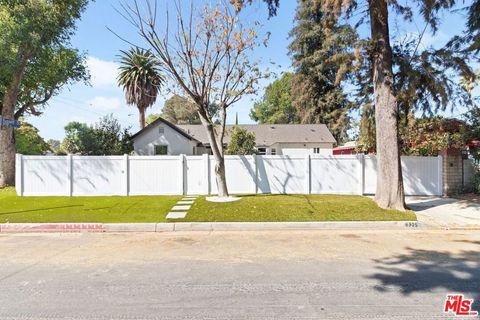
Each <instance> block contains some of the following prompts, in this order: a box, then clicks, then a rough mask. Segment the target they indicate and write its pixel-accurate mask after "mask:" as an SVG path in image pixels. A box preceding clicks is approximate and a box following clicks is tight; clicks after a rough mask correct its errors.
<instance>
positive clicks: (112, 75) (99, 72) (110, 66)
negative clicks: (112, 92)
mask: <svg viewBox="0 0 480 320" xmlns="http://www.w3.org/2000/svg"><path fill="white" fill-rule="evenodd" d="M87 67H88V70H90V75H91V76H92V79H91V81H92V85H93V86H94V87H111V86H114V87H116V86H117V74H118V64H117V63H115V62H113V61H106V60H101V59H98V58H96V57H93V56H89V57H88V58H87Z"/></svg>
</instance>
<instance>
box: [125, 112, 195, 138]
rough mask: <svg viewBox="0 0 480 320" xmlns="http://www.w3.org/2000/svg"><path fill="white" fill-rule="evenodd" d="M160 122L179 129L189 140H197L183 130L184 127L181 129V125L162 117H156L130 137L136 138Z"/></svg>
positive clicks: (176, 129)
mask: <svg viewBox="0 0 480 320" xmlns="http://www.w3.org/2000/svg"><path fill="white" fill-rule="evenodd" d="M160 123H164V124H166V125H167V126H169V127H170V128H172V129H173V130H175V131H177V132H178V133H180V134H181V135H182V136H184V137H185V138H187V139H189V140H196V139H195V138H193V137H192V136H190V135H189V134H187V133H186V132H185V131H183V130H182V129H180V128H179V127H177V126H176V125H174V124H173V123H171V122H170V121H167V120H165V119H163V118H161V117H158V119H156V120H155V121H153V122H152V123H150V124H148V125H147V126H145V128H143V129H141V130H140V131H138V132H137V133H135V134H134V135H133V136H131V137H130V139H132V140H133V139H135V138H136V137H138V136H139V135H141V134H142V133H144V132H145V131H147V130H148V129H150V128H154V127H156V126H157V125H158V124H160Z"/></svg>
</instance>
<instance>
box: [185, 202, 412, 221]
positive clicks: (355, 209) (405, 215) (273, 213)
mask: <svg viewBox="0 0 480 320" xmlns="http://www.w3.org/2000/svg"><path fill="white" fill-rule="evenodd" d="M241 198H242V199H241V200H238V201H235V202H229V203H213V202H208V201H206V200H205V197H199V198H198V200H196V201H195V203H194V205H193V206H192V208H191V209H190V210H189V211H188V214H187V217H186V218H185V219H182V220H180V221H190V222H193V221H199V222H201V221H204V222H240V221H243V222H269V221H414V220H417V218H416V216H415V213H414V212H413V211H405V212H401V211H397V210H385V209H381V208H379V207H378V206H377V205H376V203H375V202H374V201H373V200H372V199H370V198H367V197H362V196H351V195H245V196H241Z"/></svg>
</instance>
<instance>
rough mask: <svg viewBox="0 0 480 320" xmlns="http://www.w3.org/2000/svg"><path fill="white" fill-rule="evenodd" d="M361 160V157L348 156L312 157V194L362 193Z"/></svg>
mask: <svg viewBox="0 0 480 320" xmlns="http://www.w3.org/2000/svg"><path fill="white" fill-rule="evenodd" d="M360 159H361V158H360V157H359V158H357V157H356V156H348V155H344V156H317V157H312V158H311V177H312V178H311V179H312V182H311V183H312V187H311V190H312V193H318V194H359V193H361V185H362V162H361V160H360Z"/></svg>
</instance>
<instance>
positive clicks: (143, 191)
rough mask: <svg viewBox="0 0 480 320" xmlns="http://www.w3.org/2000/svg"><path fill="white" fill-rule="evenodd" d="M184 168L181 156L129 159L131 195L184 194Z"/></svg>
mask: <svg viewBox="0 0 480 320" xmlns="http://www.w3.org/2000/svg"><path fill="white" fill-rule="evenodd" d="M183 166H184V164H183V161H182V158H181V157H179V156H136V157H129V177H130V179H129V194H130V195H162V194H163V195H174V194H182V193H183V175H184V173H183V170H184V169H183V168H184V167H183Z"/></svg>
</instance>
